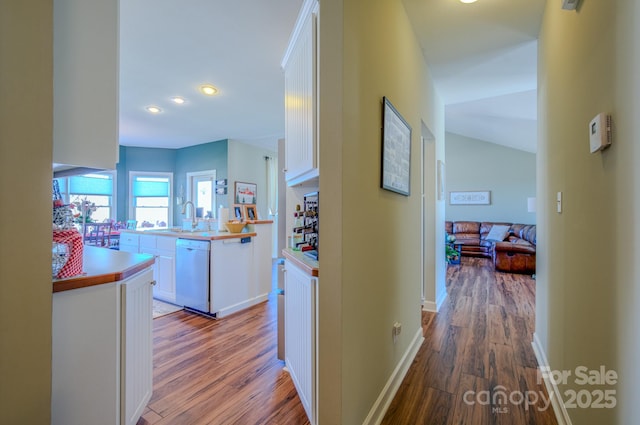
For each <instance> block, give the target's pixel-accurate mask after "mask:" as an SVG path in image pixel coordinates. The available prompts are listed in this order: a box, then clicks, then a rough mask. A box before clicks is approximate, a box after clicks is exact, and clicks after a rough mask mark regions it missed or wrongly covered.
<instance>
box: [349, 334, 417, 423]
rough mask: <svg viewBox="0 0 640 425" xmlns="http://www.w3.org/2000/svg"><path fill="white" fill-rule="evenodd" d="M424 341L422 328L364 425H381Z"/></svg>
mask: <svg viewBox="0 0 640 425" xmlns="http://www.w3.org/2000/svg"><path fill="white" fill-rule="evenodd" d="M423 341H424V337H423V336H422V327H420V328H419V329H418V331H417V332H416V334H415V336H414V337H413V340H412V341H411V344H409V347H408V348H407V351H405V353H404V354H403V355H402V359H400V362H399V363H398V365H397V366H396V368H395V369H394V371H393V373H392V374H391V376H390V377H389V380H388V381H387V383H386V384H385V386H384V388H383V389H382V392H381V393H380V395H379V396H378V399H377V400H376V402H375V403H374V404H373V407H371V410H370V411H369V414H368V415H367V417H366V418H365V420H364V422H363V423H362V425H379V424H380V423H381V422H382V419H383V418H384V415H385V413H387V409H388V408H389V405H390V404H391V402H392V401H393V397H395V395H396V392H398V388H400V384H401V383H402V380H403V379H404V377H405V375H406V374H407V371H408V370H409V367H410V366H411V363H413V359H414V358H415V357H416V354H418V350H419V349H420V346H421V345H422V342H423Z"/></svg>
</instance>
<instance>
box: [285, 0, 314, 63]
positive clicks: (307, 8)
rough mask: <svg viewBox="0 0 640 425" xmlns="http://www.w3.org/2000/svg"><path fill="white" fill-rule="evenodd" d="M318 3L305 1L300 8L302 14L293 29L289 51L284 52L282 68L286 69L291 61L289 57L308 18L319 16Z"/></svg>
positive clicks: (312, 0) (311, 0)
mask: <svg viewBox="0 0 640 425" xmlns="http://www.w3.org/2000/svg"><path fill="white" fill-rule="evenodd" d="M318 6H319V5H318V1H317V0H305V2H304V3H303V5H302V7H301V8H300V12H299V13H298V19H297V20H296V24H295V26H294V27H293V31H291V36H290V37H289V44H288V47H287V50H286V51H285V52H284V56H283V57H282V61H281V63H280V66H282V69H284V68H285V67H286V65H287V62H288V61H289V56H291V52H292V51H293V48H294V46H295V45H296V43H295V41H294V40H297V39H298V36H299V35H300V31H302V27H304V25H305V23H306V20H307V17H308V16H309V14H311V13H315V14H316V15H317V14H318Z"/></svg>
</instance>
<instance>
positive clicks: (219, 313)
mask: <svg viewBox="0 0 640 425" xmlns="http://www.w3.org/2000/svg"><path fill="white" fill-rule="evenodd" d="M267 299H269V294H262V295H258V296H257V297H253V298H249V299H248V300H245V301H242V302H240V303H238V304H234V305H231V306H229V307H225V308H223V309H220V310H219V311H216V312H215V314H216V318H218V319H220V318H221V317H225V316H228V315H230V314H233V313H236V312H238V311H240V310H244V309H245V308H248V307H251V306H254V305H256V304H260V303H261V302H263V301H266V300H267Z"/></svg>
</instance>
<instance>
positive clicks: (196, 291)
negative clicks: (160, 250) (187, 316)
mask: <svg viewBox="0 0 640 425" xmlns="http://www.w3.org/2000/svg"><path fill="white" fill-rule="evenodd" d="M210 249H211V243H210V242H209V241H202V240H194V239H178V241H177V242H176V304H178V305H182V306H184V307H185V308H186V309H189V310H194V311H196V312H199V313H205V314H209V250H210Z"/></svg>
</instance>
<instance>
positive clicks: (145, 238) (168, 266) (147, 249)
mask: <svg viewBox="0 0 640 425" xmlns="http://www.w3.org/2000/svg"><path fill="white" fill-rule="evenodd" d="M139 236H140V245H139V246H140V247H139V252H140V253H141V254H151V255H153V256H155V257H156V264H155V266H154V268H153V277H154V279H155V280H156V282H157V283H156V286H154V288H153V297H154V298H157V299H159V300H163V301H167V302H170V303H175V302H176V261H175V258H176V239H177V238H175V237H172V236H157V235H139ZM121 249H122V248H121Z"/></svg>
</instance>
